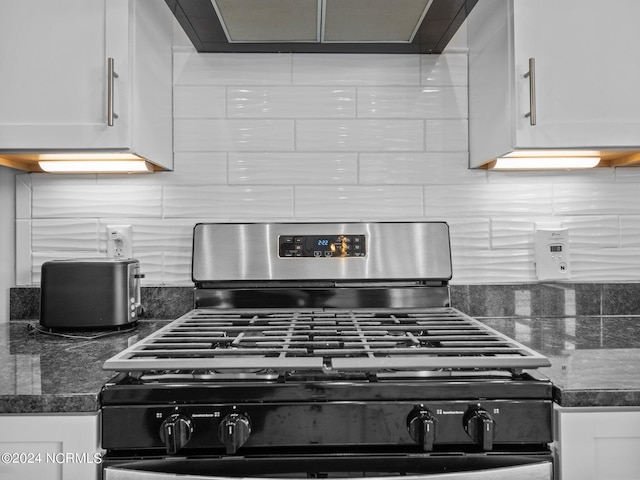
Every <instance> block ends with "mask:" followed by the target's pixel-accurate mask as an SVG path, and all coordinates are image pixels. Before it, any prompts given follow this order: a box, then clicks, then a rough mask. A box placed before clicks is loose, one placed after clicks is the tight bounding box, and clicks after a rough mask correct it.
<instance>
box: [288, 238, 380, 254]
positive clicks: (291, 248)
mask: <svg viewBox="0 0 640 480" xmlns="http://www.w3.org/2000/svg"><path fill="white" fill-rule="evenodd" d="M366 254H367V251H366V242H365V236H364V235H335V234H332V235H280V236H279V237H278V256H279V257H281V258H289V257H316V258H344V257H364V256H366Z"/></svg>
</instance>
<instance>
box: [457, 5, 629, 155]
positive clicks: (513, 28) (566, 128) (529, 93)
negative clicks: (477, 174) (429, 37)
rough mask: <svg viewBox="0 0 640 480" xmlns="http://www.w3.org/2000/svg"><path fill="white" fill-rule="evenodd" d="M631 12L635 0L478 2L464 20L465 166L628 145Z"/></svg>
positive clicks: (624, 147) (612, 148)
mask: <svg viewBox="0 0 640 480" xmlns="http://www.w3.org/2000/svg"><path fill="white" fill-rule="evenodd" d="M639 18H640V2H638V1H637V0H612V1H607V2H603V1H600V0H535V1H522V0H520V1H518V0H480V1H479V2H478V3H477V4H476V6H475V8H474V9H473V10H472V12H471V13H470V15H469V17H468V19H467V22H468V43H469V129H470V131H469V143H470V159H471V161H470V165H471V167H477V166H480V165H482V164H484V163H486V162H488V161H490V160H492V159H494V158H496V157H497V156H500V155H503V154H507V153H509V152H513V151H516V150H520V149H576V148H581V149H597V150H603V149H607V150H615V149H634V148H638V146H640V89H639V88H638V79H639V78H640V29H639V28H638V25H637V24H638V19H639ZM530 59H533V63H535V71H534V75H530V74H529V71H530ZM532 79H533V80H534V84H533V85H532V83H531V82H532ZM531 112H533V115H534V117H535V125H532V117H531Z"/></svg>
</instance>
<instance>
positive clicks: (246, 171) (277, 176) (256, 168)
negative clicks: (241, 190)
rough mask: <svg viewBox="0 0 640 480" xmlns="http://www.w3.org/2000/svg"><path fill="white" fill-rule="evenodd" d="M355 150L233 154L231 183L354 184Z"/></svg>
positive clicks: (230, 157) (230, 161) (356, 175)
mask: <svg viewBox="0 0 640 480" xmlns="http://www.w3.org/2000/svg"><path fill="white" fill-rule="evenodd" d="M357 180H358V161H357V155H356V154H355V153H333V152H327V153H325V152H322V153H230V154H229V183H230V184H240V185H322V184H329V185H330V184H333V185H335V184H352V183H353V184H355V183H357Z"/></svg>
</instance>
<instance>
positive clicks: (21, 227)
mask: <svg viewBox="0 0 640 480" xmlns="http://www.w3.org/2000/svg"><path fill="white" fill-rule="evenodd" d="M31 222H32V220H23V219H17V220H16V285H31V282H32V274H31V272H32V263H33V262H32V251H31V248H32V247H31Z"/></svg>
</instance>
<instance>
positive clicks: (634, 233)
mask: <svg viewBox="0 0 640 480" xmlns="http://www.w3.org/2000/svg"><path fill="white" fill-rule="evenodd" d="M620 246H622V247H638V246H640V215H629V216H623V217H620Z"/></svg>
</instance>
